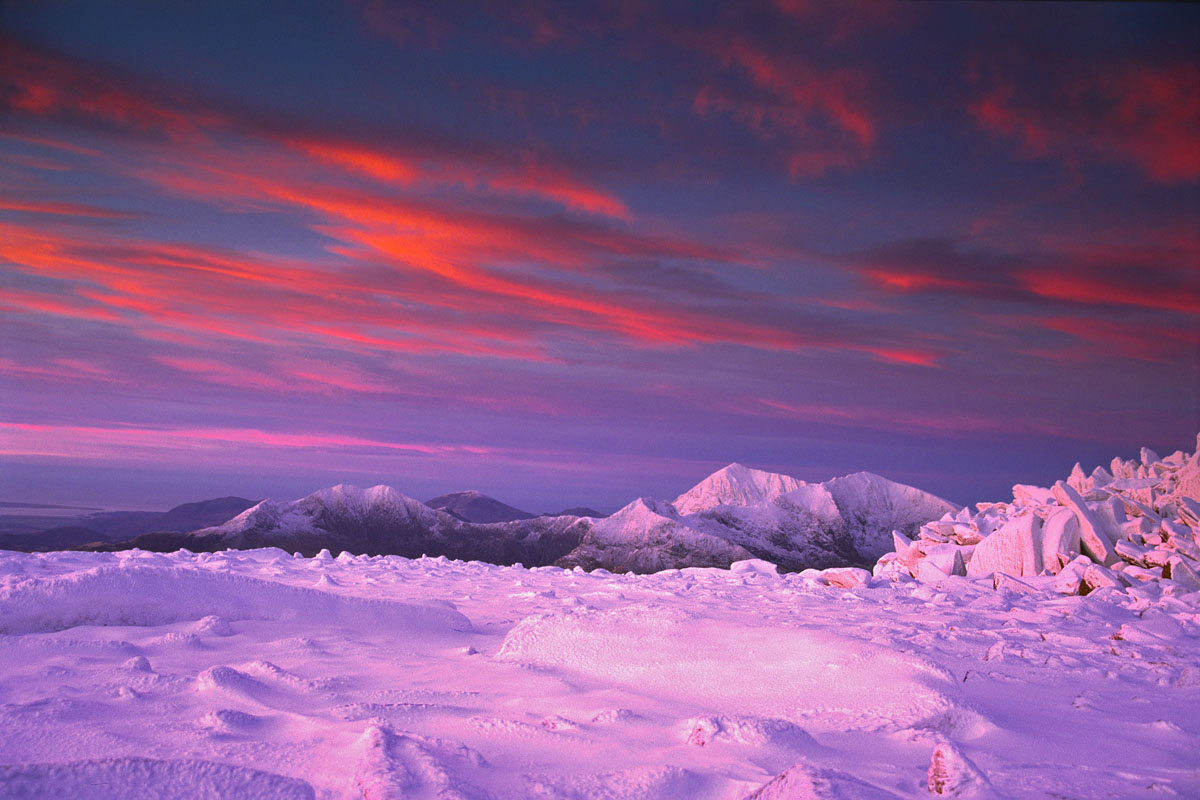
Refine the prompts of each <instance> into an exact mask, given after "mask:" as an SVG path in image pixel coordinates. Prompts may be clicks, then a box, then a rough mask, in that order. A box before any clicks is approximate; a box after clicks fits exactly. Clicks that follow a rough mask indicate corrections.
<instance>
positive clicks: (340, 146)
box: [0, 0, 1200, 511]
mask: <svg viewBox="0 0 1200 800" xmlns="http://www.w3.org/2000/svg"><path fill="white" fill-rule="evenodd" d="M296 5H297V4H290V3H281V4H278V8H274V9H272V8H271V7H270V6H269V5H268V4H259V3H254V4H245V3H222V4H181V3H160V2H147V3H121V4H113V5H109V4H107V3H101V2H79V3H57V2H37V3H7V4H5V5H4V6H3V8H2V9H0V15H2V16H0V37H2V38H0V274H2V276H3V281H2V284H0V325H2V330H0V348H2V349H0V452H2V453H3V464H2V467H0V499H8V500H13V499H17V500H28V501H37V502H73V503H86V504H94V505H95V504H98V505H108V506H110V507H112V506H125V507H129V506H134V507H146V508H165V507H167V506H171V505H174V504H176V503H180V502H185V501H190V500H197V499H201V498H204V497H211V496H214V495H224V494H239V495H243V496H247V497H255V498H257V497H267V496H271V497H275V498H277V499H292V498H295V497H298V496H300V495H303V494H306V493H308V492H310V491H312V490H315V489H317V488H320V487H323V486H328V485H331V484H334V483H339V482H348V483H356V484H360V485H371V484H374V483H388V484H391V485H393V486H395V487H397V488H398V489H400V490H401V491H403V492H406V493H408V494H411V495H414V496H417V497H419V498H422V499H425V498H428V497H431V496H433V495H436V494H439V493H442V492H445V491H451V490H457V489H466V488H476V489H479V490H481V491H484V492H486V493H488V494H492V495H494V496H496V497H499V498H500V499H502V500H504V501H506V502H509V503H512V504H514V505H517V506H520V507H523V508H526V509H529V510H531V511H543V510H552V509H556V508H559V507H563V506H567V505H579V504H588V505H592V506H594V507H597V508H600V509H602V510H613V509H615V508H617V507H619V506H621V505H623V504H624V503H625V502H627V501H628V500H630V499H632V498H633V497H636V496H638V495H642V494H650V495H656V496H665V497H671V496H674V494H676V493H678V492H679V491H681V490H683V489H685V488H687V487H688V486H690V485H691V484H693V483H695V482H696V481H697V480H699V479H700V478H702V477H703V476H704V475H706V474H708V473H709V472H711V471H712V470H713V469H716V468H718V467H720V466H723V465H724V464H726V463H728V462H730V461H740V462H742V463H745V464H748V465H751V466H755V467H760V468H765V469H771V470H777V471H782V472H787V473H789V474H792V475H795V476H797V477H800V478H803V479H807V480H823V479H826V478H829V477H832V476H834V475H839V474H843V473H846V472H852V471H856V470H860V469H866V470H871V471H874V472H878V473H881V474H883V475H886V476H888V477H890V478H893V479H896V480H900V481H903V482H906V483H911V484H914V485H917V486H920V487H922V488H925V489H928V490H931V491H934V492H937V493H939V494H941V495H943V496H945V497H947V498H948V499H951V500H955V501H957V502H962V503H966V502H975V501H978V500H986V499H1002V498H1003V497H1005V496H1007V493H1008V490H1009V488H1010V487H1011V485H1012V484H1013V483H1014V482H1018V481H1019V482H1036V483H1046V482H1050V481H1053V480H1055V479H1056V478H1059V477H1063V476H1065V474H1066V473H1067V471H1068V470H1069V469H1070V467H1071V465H1072V464H1074V463H1075V461H1076V460H1079V461H1082V462H1083V463H1084V465H1085V466H1086V467H1088V468H1090V467H1092V466H1095V465H1096V464H1098V463H1107V462H1108V461H1109V460H1110V459H1111V458H1112V457H1113V456H1115V455H1121V456H1124V457H1130V456H1132V455H1135V454H1136V452H1137V448H1138V447H1139V446H1141V445H1143V444H1144V445H1148V446H1151V447H1155V448H1157V449H1160V450H1162V451H1164V452H1169V451H1171V450H1174V449H1177V448H1183V449H1188V450H1190V449H1192V447H1193V444H1194V437H1195V434H1196V432H1197V429H1198V428H1200V277H1198V276H1200V192H1198V190H1200V140H1198V136H1200V134H1198V131H1200V53H1198V50H1197V46H1196V44H1195V43H1196V42H1197V41H1200V8H1198V7H1197V6H1194V5H1165V6H1163V5H1145V4H1065V5H1064V4H1052V5H1046V4H1027V3H1018V4H1012V5H1009V4H1004V3H990V4H978V5H976V4H959V3H898V4H876V3H864V4H830V3H823V2H820V3H819V2H805V0H776V2H773V3H772V2H763V3H713V4H711V5H705V4H694V3H671V4H663V5H661V6H658V7H657V9H655V8H654V7H651V6H650V5H649V4H643V3H631V4H623V3H622V4H613V5H590V4H589V5H588V7H586V8H584V7H582V4H564V3H558V2H545V3H523V2H504V3H496V4H494V7H492V8H491V9H490V10H485V9H484V7H482V6H474V5H473V4H468V5H471V7H472V9H473V10H463V8H465V6H464V7H461V8H460V7H459V6H458V5H457V4H446V3H436V2H434V3H419V4H406V5H405V6H404V7H399V6H398V5H396V6H394V5H393V4H387V3H381V2H369V1H367V2H351V1H349V0H347V1H346V2H334V3H329V4H299V5H303V6H304V9H303V10H301V9H299V8H296V7H295V6H296ZM251 6H252V7H253V12H248V11H246V9H247V8H249V7H251Z"/></svg>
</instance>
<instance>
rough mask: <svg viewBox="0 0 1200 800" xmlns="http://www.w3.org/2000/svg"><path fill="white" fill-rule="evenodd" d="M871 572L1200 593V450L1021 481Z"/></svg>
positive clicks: (920, 536)
mask: <svg viewBox="0 0 1200 800" xmlns="http://www.w3.org/2000/svg"><path fill="white" fill-rule="evenodd" d="M893 544H894V550H893V551H892V552H890V553H886V554H885V555H884V556H883V557H882V558H880V560H879V562H878V563H877V564H876V567H875V574H876V575H879V576H886V577H890V578H892V579H893V580H895V579H898V578H902V577H906V576H907V577H912V578H916V579H917V580H919V581H923V582H930V583H937V582H940V581H943V580H945V579H946V578H948V577H949V576H951V575H960V576H966V577H971V578H976V577H981V578H987V577H991V578H992V580H993V586H994V587H995V588H997V589H999V588H1001V587H1007V588H1009V589H1011V590H1013V591H1019V592H1023V591H1033V592H1037V591H1048V592H1058V593H1060V594H1088V593H1090V592H1093V591H1096V590H1100V589H1112V590H1117V591H1125V590H1129V589H1136V587H1139V586H1145V585H1148V584H1155V585H1158V586H1160V587H1162V588H1163V590H1164V591H1166V590H1167V587H1171V588H1170V589H1169V590H1170V591H1171V592H1174V593H1176V594H1180V593H1187V592H1194V591H1200V575H1198V574H1197V573H1198V572H1200V436H1197V452H1193V453H1184V452H1181V451H1177V452H1175V453H1172V454H1171V455H1169V456H1167V457H1166V458H1160V457H1159V456H1158V454H1157V453H1155V452H1154V451H1152V450H1149V449H1147V448H1142V451H1141V454H1140V458H1139V459H1138V460H1128V461H1126V460H1122V459H1120V458H1114V459H1113V460H1112V462H1111V463H1110V464H1109V467H1108V469H1105V468H1104V467H1096V469H1094V470H1093V471H1092V473H1091V474H1090V475H1088V474H1085V473H1084V471H1083V469H1082V467H1080V465H1078V464H1076V465H1075V468H1074V470H1072V472H1071V475H1070V476H1069V477H1068V478H1067V479H1066V480H1065V481H1058V482H1057V483H1055V484H1054V486H1052V487H1050V488H1049V489H1043V488H1040V487H1036V486H1027V485H1024V484H1017V485H1016V486H1014V487H1013V499H1012V502H1008V503H1004V502H996V503H979V504H977V506H976V512H975V513H973V514H972V513H971V512H970V510H969V509H963V510H962V511H961V512H959V513H958V514H951V513H946V514H944V515H943V516H942V518H941V519H939V520H935V521H933V522H929V523H926V524H925V525H922V526H921V527H920V529H919V531H918V533H917V538H916V541H909V540H907V539H905V538H904V537H903V536H900V535H895V536H894V539H893Z"/></svg>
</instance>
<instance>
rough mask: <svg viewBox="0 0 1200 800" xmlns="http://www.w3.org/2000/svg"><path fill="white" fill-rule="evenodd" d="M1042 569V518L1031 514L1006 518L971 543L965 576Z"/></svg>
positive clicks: (1028, 571) (1029, 572)
mask: <svg viewBox="0 0 1200 800" xmlns="http://www.w3.org/2000/svg"><path fill="white" fill-rule="evenodd" d="M1041 571H1042V520H1041V518H1040V517H1038V516H1037V515H1035V514H1032V513H1029V514H1022V515H1020V516H1017V517H1014V518H1012V519H1010V520H1009V521H1008V522H1007V523H1005V524H1004V525H1003V526H1002V527H1001V528H1000V529H999V530H997V531H996V532H995V533H993V534H992V535H991V536H988V537H987V538H986V539H984V540H983V541H982V542H980V543H979V544H978V545H976V546H975V551H974V553H973V554H972V555H971V560H970V562H968V563H967V575H968V576H969V577H977V576H980V575H990V574H992V573H993V572H1004V573H1007V574H1009V575H1036V574H1038V573H1039V572H1041Z"/></svg>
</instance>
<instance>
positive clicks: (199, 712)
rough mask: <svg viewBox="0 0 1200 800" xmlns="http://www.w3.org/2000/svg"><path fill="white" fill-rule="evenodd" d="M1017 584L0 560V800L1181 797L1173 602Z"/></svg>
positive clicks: (1195, 778) (1115, 591)
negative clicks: (17, 799) (15, 799)
mask: <svg viewBox="0 0 1200 800" xmlns="http://www.w3.org/2000/svg"><path fill="white" fill-rule="evenodd" d="M1093 488H1094V487H1093ZM1084 491H1085V492H1086V491H1091V489H1085V490H1084ZM1139 491H1140V490H1139ZM1085 496H1086V495H1085ZM347 499H348V502H353V495H350V494H347ZM1086 502H1088V503H1092V502H1099V501H1096V500H1088V501H1086ZM643 505H644V511H639V513H645V514H654V513H658V511H664V510H666V509H665V507H664V506H657V508H658V511H655V508H656V507H655V506H654V505H653V504H648V503H647V504H643ZM668 505H669V504H668ZM663 518H664V519H666V517H663ZM932 557H933V556H930V558H932ZM1030 580H1035V578H1026V577H1020V578H1016V577H1014V578H1012V581H1015V582H1011V583H1005V582H1001V584H1000V586H999V588H998V589H997V588H996V584H995V581H994V576H979V577H950V578H945V579H943V580H942V581H940V582H937V583H922V582H920V581H917V580H915V579H912V578H903V579H898V580H896V581H893V580H891V578H889V577H886V576H879V577H872V576H871V575H870V574H869V573H867V572H865V571H863V570H846V569H842V570H829V571H814V570H810V571H807V572H804V573H798V574H797V573H791V574H779V573H778V572H777V571H776V569H775V568H774V565H773V564H770V563H769V562H765V561H762V560H746V561H740V562H736V563H735V564H734V565H733V568H732V569H716V568H687V569H668V570H665V571H662V572H659V573H657V574H647V575H635V574H624V575H615V574H609V573H607V572H605V571H603V570H597V571H594V572H591V573H587V572H583V571H582V570H563V569H559V568H554V567H542V568H537V569H524V568H521V567H501V566H494V565H489V564H482V563H478V562H455V561H450V560H447V559H445V558H420V559H412V560H410V559H405V558H400V557H394V556H388V557H363V556H352V555H349V554H342V555H340V556H338V557H336V558H334V557H332V555H331V554H330V553H328V552H322V553H320V554H318V556H317V557H315V558H297V557H293V556H292V555H290V554H288V553H286V552H284V551H281V550H278V549H258V550H230V551H223V552H218V553H202V554H193V553H188V552H178V553H173V554H154V553H146V552H142V551H136V550H135V551H126V552H122V553H77V552H61V553H37V554H22V553H8V552H0V625H3V632H2V633H0V730H3V731H4V735H3V736H0V765H3V766H0V797H5V798H8V797H29V798H34V797H36V798H43V797H48V798H68V797H70V798H76V797H96V798H102V800H107V799H108V798H135V799H138V798H150V797H154V798H193V797H195V798H211V797H221V798H268V800H270V799H272V798H287V799H288V800H292V798H296V800H300V799H301V798H303V799H305V800H307V798H320V799H321V800H326V799H328V800H341V799H342V798H346V799H347V800H348V799H349V798H362V797H370V798H410V797H416V798H442V800H452V799H454V798H458V799H459V800H462V799H464V798H465V799H466V800H477V799H482V798H491V799H492V800H517V799H518V798H520V799H522V800H523V799H524V798H551V799H555V800H581V799H582V798H589V799H590V798H610V799H611V800H633V799H634V798H637V799H639V800H650V799H651V798H662V799H663V800H684V799H686V800H693V799H695V800H742V799H743V798H749V797H754V798H757V800H768V799H769V798H774V800H782V799H783V798H788V799H789V800H791V799H792V798H797V797H800V798H810V797H812V798H896V797H899V798H909V799H910V800H915V799H916V798H928V797H930V796H946V797H951V796H954V797H977V798H982V797H1007V798H1080V799H1082V798H1092V797H1122V798H1158V797H1163V796H1180V797H1195V796H1200V773H1198V772H1197V770H1196V760H1195V754H1196V752H1200V592H1195V591H1185V590H1184V588H1183V587H1182V586H1181V585H1180V584H1179V582H1178V581H1164V580H1150V581H1138V582H1136V583H1134V584H1132V585H1131V586H1128V587H1126V586H1124V585H1121V586H1117V587H1112V588H1110V589H1103V590H1101V589H1098V590H1095V591H1092V592H1091V593H1089V594H1088V595H1086V596H1080V595H1078V594H1072V595H1062V594H1058V593H1056V592H1046V591H1040V590H1037V589H1036V587H1032V588H1031V586H1030V585H1028V581H1030ZM931 790H933V791H934V794H932V795H931Z"/></svg>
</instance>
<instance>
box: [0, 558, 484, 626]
mask: <svg viewBox="0 0 1200 800" xmlns="http://www.w3.org/2000/svg"><path fill="white" fill-rule="evenodd" d="M282 556H283V553H282V552H280V553H279V554H278V555H277V556H276V558H280V557H282ZM138 560H140V559H138V558H137V557H136V556H128V557H126V558H125V559H123V560H122V561H121V562H119V563H117V564H105V565H102V566H96V567H91V568H89V569H83V570H78V571H73V572H68V573H66V574H62V575H55V576H54V577H49V578H31V579H27V580H23V581H19V582H14V583H10V584H9V585H6V586H4V587H2V588H0V634H22V633H31V632H34V631H54V630H63V629H66V628H73V627H76V626H79V625H142V626H145V625H168V624H170V623H173V622H181V621H185V620H195V619H200V618H202V617H208V616H216V617H221V618H234V617H235V618H238V619H262V620H296V619H299V620H311V621H313V622H319V623H321V624H331V625H333V624H336V625H345V626H348V627H354V626H361V625H364V624H365V625H377V624H388V625H397V626H404V627H408V628H411V629H413V630H422V629H429V628H434V629H442V628H454V629H458V630H467V629H468V628H469V626H470V623H469V622H468V621H467V619H466V618H465V617H463V616H462V615H461V614H459V613H457V612H455V611H453V610H452V609H449V608H438V607H432V606H422V605H411V604H406V603H397V602H394V601H385V600H375V599H370V598H358V597H339V596H337V595H332V594H329V593H327V592H323V591H318V590H316V589H309V588H301V587H297V586H280V585H278V584H275V583H272V582H269V581H265V580H261V579H258V578H252V577H248V576H245V575H227V574H223V573H220V572H213V571H209V570H195V569H184V568H180V567H178V566H167V565H161V562H160V565H154V564H139V563H137V561H138ZM156 560H157V559H156ZM81 597H82V598H87V599H88V602H86V603H81V602H80V598H81Z"/></svg>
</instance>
